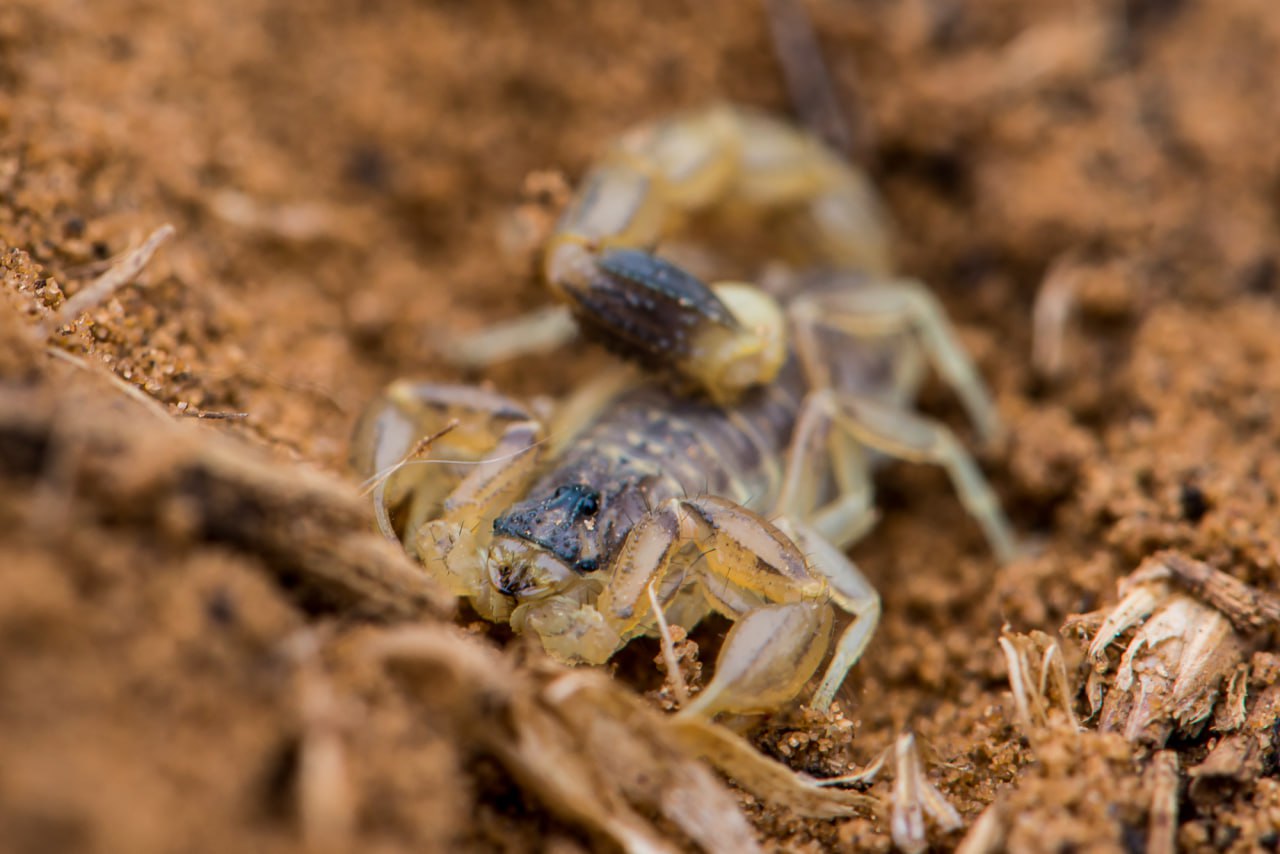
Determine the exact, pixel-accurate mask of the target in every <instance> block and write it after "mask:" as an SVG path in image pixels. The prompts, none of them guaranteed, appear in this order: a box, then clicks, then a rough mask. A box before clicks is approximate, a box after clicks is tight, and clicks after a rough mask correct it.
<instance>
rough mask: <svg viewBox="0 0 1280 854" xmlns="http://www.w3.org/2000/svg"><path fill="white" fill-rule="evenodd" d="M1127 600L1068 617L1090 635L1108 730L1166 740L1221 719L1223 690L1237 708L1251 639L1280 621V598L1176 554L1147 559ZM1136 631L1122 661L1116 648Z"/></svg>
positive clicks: (1156, 742) (1124, 591) (1096, 701)
mask: <svg viewBox="0 0 1280 854" xmlns="http://www.w3.org/2000/svg"><path fill="white" fill-rule="evenodd" d="M1120 593H1121V599H1120V602H1119V603H1118V604H1117V605H1116V606H1115V607H1114V608H1113V609H1111V611H1110V612H1109V613H1107V614H1106V615H1105V617H1104V618H1103V619H1102V621H1101V623H1100V624H1098V623H1097V617H1096V615H1085V616H1084V617H1082V618H1075V619H1073V620H1071V621H1068V624H1067V627H1068V628H1070V629H1073V630H1075V631H1076V632H1078V633H1084V632H1090V631H1093V627H1094V626H1095V625H1096V626H1097V629H1096V632H1094V636H1093V638H1092V640H1091V642H1090V645H1089V650H1088V660H1089V663H1090V664H1091V665H1092V669H1093V672H1092V674H1091V675H1090V685H1089V690H1088V696H1089V701H1090V704H1091V706H1092V711H1093V713H1094V714H1098V715H1099V728H1100V729H1102V730H1103V731H1115V732H1120V733H1123V735H1124V736H1125V738H1127V739H1128V740H1130V741H1135V742H1141V743H1144V744H1148V745H1151V746H1153V747H1161V746H1163V745H1164V743H1165V742H1166V741H1167V740H1168V738H1169V737H1170V736H1171V735H1172V734H1173V733H1174V732H1175V731H1177V732H1181V733H1184V734H1188V735H1194V734H1195V733H1197V732H1199V731H1200V729H1201V728H1202V727H1203V726H1204V725H1205V723H1206V722H1207V721H1208V720H1209V719H1210V718H1211V717H1212V716H1213V714H1214V709H1215V707H1216V706H1217V704H1218V701H1219V699H1220V698H1221V697H1222V696H1223V694H1224V692H1225V693H1227V694H1228V695H1229V696H1230V695H1232V693H1233V692H1232V690H1231V688H1232V686H1233V684H1234V686H1235V691H1234V697H1235V699H1234V701H1233V702H1232V703H1230V704H1229V705H1231V707H1232V708H1234V709H1235V710H1237V711H1236V714H1238V709H1239V707H1240V703H1241V702H1242V699H1243V698H1242V695H1241V694H1240V691H1241V690H1242V689H1241V688H1240V683H1239V682H1238V678H1239V677H1238V676H1237V675H1236V674H1237V668H1238V667H1239V665H1240V664H1241V663H1242V662H1243V661H1244V659H1245V656H1246V655H1247V653H1248V643H1247V641H1248V636H1249V635H1250V634H1252V633H1254V632H1255V631H1256V630H1258V629H1261V628H1263V627H1264V626H1267V625H1270V624H1273V623H1274V622H1276V621H1277V619H1278V618H1280V603H1277V602H1276V601H1275V600H1274V599H1273V598H1271V597H1268V596H1267V595H1266V594H1263V593H1261V592H1260V591H1256V590H1253V589H1252V588H1250V587H1248V585H1245V584H1244V583H1242V582H1240V581H1238V580H1237V579H1235V578H1232V577H1231V576H1229V575H1227V574H1226V573H1223V572H1221V571H1219V570H1216V569H1214V568H1213V567H1211V566H1209V565H1208V564H1205V563H1202V562H1200V561H1196V560H1192V559H1190V558H1187V557H1186V556H1184V555H1181V554H1178V553H1176V552H1168V551H1166V552H1160V553H1158V554H1156V555H1153V556H1152V557H1150V558H1148V559H1147V560H1146V561H1144V562H1143V564H1142V566H1140V567H1139V568H1138V570H1137V571H1135V572H1134V573H1133V574H1132V575H1131V576H1130V577H1129V578H1127V579H1125V580H1124V581H1123V582H1122V583H1121V585H1120ZM1133 629H1136V633H1135V634H1134V635H1133V638H1132V640H1130V641H1129V643H1128V645H1127V647H1126V648H1125V650H1124V652H1123V653H1122V654H1121V656H1120V660H1119V662H1118V663H1117V664H1115V665H1113V663H1112V660H1111V658H1110V657H1109V656H1108V648H1109V647H1110V646H1111V645H1112V644H1113V643H1114V642H1115V641H1116V640H1118V639H1119V638H1120V637H1121V636H1123V635H1124V634H1125V633H1127V632H1129V631H1130V630H1133Z"/></svg>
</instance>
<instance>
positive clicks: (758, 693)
mask: <svg viewBox="0 0 1280 854" xmlns="http://www.w3.org/2000/svg"><path fill="white" fill-rule="evenodd" d="M687 572H695V573H697V576H696V577H697V578H698V586H699V588H700V589H701V592H702V595H703V596H705V597H706V599H707V601H708V602H709V603H710V605H711V606H712V607H713V608H714V609H716V610H718V611H720V612H721V613H724V614H726V615H727V616H729V617H730V618H731V619H733V620H734V621H735V622H734V626H733V628H732V629H731V630H730V631H729V635H728V637H727V638H726V639H725V643H724V646H723V648H722V649H721V651H720V655H719V657H718V658H717V660H716V668H715V675H714V676H713V678H712V680H711V682H710V684H708V685H707V687H706V688H705V689H704V690H703V691H702V693H701V694H699V695H698V696H697V698H695V699H694V701H693V702H692V703H691V704H690V705H689V706H687V707H686V708H685V710H684V712H683V714H689V715H696V716H702V717H711V716H713V715H715V714H717V713H719V712H726V711H728V712H739V713H747V714H749V713H757V712H762V711H770V710H772V709H775V708H777V707H778V706H781V705H782V704H784V703H786V702H787V701H789V700H790V699H792V698H793V697H795V695H796V694H798V693H799V692H800V690H801V689H802V688H803V687H804V685H805V683H806V682H807V681H808V680H809V677H810V676H812V675H813V673H814V672H815V671H816V670H817V668H818V665H819V664H820V663H821V662H822V658H823V656H824V655H825V653H826V650H827V646H828V643H829V640H830V635H831V626H832V623H833V614H832V610H831V607H830V606H829V605H828V604H827V603H826V601H825V598H826V596H825V594H826V592H827V585H826V584H825V583H824V581H823V579H822V578H820V577H815V576H814V575H813V574H812V573H811V572H810V570H809V567H808V565H807V564H806V562H805V558H804V555H803V554H802V553H801V552H800V550H799V548H797V546H796V545H795V543H793V542H792V541H791V540H790V539H789V538H788V537H787V536H786V535H785V534H784V533H783V532H782V531H781V530H779V529H778V528H777V527H775V526H774V525H772V524H771V523H769V522H768V521H766V520H765V519H763V518H761V517H760V516H758V515H756V514H755V513H752V512H751V511H749V510H747V509H746V508H743V507H741V506H739V505H737V504H734V503H732V502H730V501H726V500H725V499H722V498H716V497H709V496H708V497H699V498H685V499H673V500H672V501H669V502H667V503H666V504H664V505H662V506H661V507H659V508H657V509H655V510H653V511H652V512H650V513H648V514H646V516H645V517H644V518H642V519H641V520H640V521H639V522H638V523H637V524H636V526H635V528H634V529H633V530H632V532H631V535H630V536H629V537H628V538H627V541H626V543H625V544H624V546H623V550H622V553H621V554H620V555H619V558H618V561H617V564H616V568H615V570H614V575H613V578H612V579H611V580H610V582H609V584H608V585H607V586H606V588H605V590H604V592H603V593H602V594H601V596H600V599H599V601H598V602H597V608H598V609H599V610H600V612H601V614H602V615H603V616H604V617H605V619H606V620H609V621H610V622H612V623H614V624H615V625H616V626H618V628H619V633H620V634H621V635H623V636H624V637H625V636H634V635H636V634H639V633H641V632H642V631H644V630H645V629H646V628H647V627H648V625H649V624H650V623H652V621H653V615H652V614H651V613H650V611H651V608H650V606H649V600H648V595H647V594H648V590H649V585H650V584H654V582H656V585H655V586H656V587H658V588H659V589H661V588H662V587H663V586H664V585H663V581H664V580H667V579H669V578H671V577H673V576H674V577H676V578H679V577H681V576H682V574H683V573H687Z"/></svg>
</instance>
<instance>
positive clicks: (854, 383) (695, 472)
mask: <svg viewBox="0 0 1280 854" xmlns="http://www.w3.org/2000/svg"><path fill="white" fill-rule="evenodd" d="M713 209H714V210H727V211H747V212H752V213H755V214H767V215H770V216H775V217H777V219H778V221H779V222H782V223H784V224H785V225H786V227H787V228H788V230H791V231H798V233H800V234H802V235H804V236H805V237H806V239H807V242H808V249H809V251H810V253H811V254H812V255H814V256H816V257H817V258H818V259H819V261H820V262H821V263H822V264H823V265H825V266H824V268H823V269H819V270H817V271H815V272H812V273H807V274H804V275H797V276H791V277H788V279H787V281H786V282H785V283H784V284H783V286H781V287H779V288H776V289H775V292H774V293H769V292H766V290H765V289H763V288H761V287H758V286H755V285H751V284H747V283H742V282H732V281H725V282H717V283H715V284H711V285H708V284H705V283H703V282H702V281H701V280H700V279H697V278H695V277H694V276H693V275H691V274H690V273H687V272H685V271H684V270H683V269H681V268H680V267H678V266H676V264H674V263H673V262H671V261H669V260H666V259H664V258H661V257H659V256H658V255H656V254H654V253H653V252H652V251H650V250H651V248H652V247H653V246H654V245H656V243H657V242H658V241H659V239H660V238H661V237H663V236H664V235H666V234H669V233H670V232H671V231H672V230H674V229H675V228H677V227H678V226H679V225H680V224H681V223H682V222H684V221H685V220H687V219H688V218H689V217H690V216H692V215H693V214H696V213H701V212H706V211H708V210H713ZM887 245H888V226H887V224H886V221H885V217H884V214H883V213H882V211H881V209H880V206H879V203H878V201H877V200H876V197H875V195H874V193H873V192H872V190H871V189H870V186H869V183H868V181H867V179H866V178H865V177H864V176H863V175H862V174H861V173H859V172H857V171H855V170H854V169H853V167H851V166H849V165H847V164H846V163H845V162H844V161H843V160H842V159H841V158H840V157H838V156H837V155H836V154H835V153H833V152H831V151H829V150H828V149H826V148H825V147H824V146H823V145H822V144H821V143H820V142H818V141H817V140H816V139H815V138H813V137H812V136H810V135H809V134H807V133H806V132H804V131H802V130H800V129H797V128H794V127H792V126H790V125H788V124H787V123H785V122H783V121H781V120H779V119H775V118H772V117H770V116H767V115H765V114H763V113H758V112H755V111H752V110H749V109H746V108H740V107H730V106H723V105H717V106H713V107H710V108H707V109H703V110H698V111H692V112H689V113H685V114H680V115H677V116H675V117H673V118H670V119H666V120H663V121H659V122H656V123H653V124H650V125H647V126H644V127H641V128H639V129H637V130H634V131H632V132H631V133H628V134H627V135H625V136H624V137H623V138H622V139H621V141H620V142H619V143H618V144H617V145H615V146H614V147H613V149H612V150H611V151H610V152H609V153H608V154H607V155H606V156H605V157H604V158H603V159H602V160H601V161H600V162H599V163H598V164H597V165H596V166H595V167H594V169H592V170H591V172H590V173H589V175H588V177H587V178H586V179H585V181H584V183H583V185H582V189H581V190H580V191H579V193H578V194H577V196H576V197H575V198H574V199H573V200H572V202H571V203H570V205H569V206H568V208H567V212H566V213H565V215H564V216H563V218H562V219H561V221H560V223H559V225H558V226H557V227H556V230H555V232H554V234H553V235H552V236H551V238H550V240H549V242H548V244H547V249H546V252H545V256H544V266H543V271H544V275H545V278H546V280H547V281H548V283H549V284H550V287H551V290H552V292H553V293H555V294H556V295H557V296H558V297H559V298H560V299H561V300H563V301H564V302H566V303H568V304H569V305H570V306H571V308H572V311H573V314H574V317H575V318H576V319H577V321H578V323H579V325H581V326H582V327H583V328H584V329H586V330H588V331H589V332H591V333H592V334H593V335H594V336H595V337H597V338H601V339H604V340H605V341H606V342H608V343H609V344H610V346H612V347H613V349H615V350H617V351H619V352H620V353H622V354H623V355H625V356H628V357H631V358H632V359H633V360H634V361H638V362H640V363H641V364H642V365H643V366H645V367H647V368H649V369H650V370H649V373H648V374H640V375H637V374H636V373H635V372H628V371H627V370H626V369H623V368H619V369H618V370H617V372H616V373H614V372H610V373H609V376H613V377H620V378H621V379H616V378H615V379H612V380H609V381H601V382H599V383H595V384H594V385H592V386H590V387H589V388H588V389H587V390H585V391H583V392H581V393H579V394H578V395H576V396H574V397H571V400H570V401H569V402H568V403H566V404H565V405H564V407H563V408H562V410H561V412H562V414H561V416H560V417H559V419H558V421H557V423H556V426H555V429H550V430H549V429H548V427H547V426H546V425H545V424H544V419H542V418H539V417H538V415H537V414H536V413H535V411H534V410H533V409H532V408H531V407H528V406H525V405H522V404H521V403H519V402H517V401H515V400H512V399H510V398H508V397H506V396H503V395H501V394H498V393H496V392H492V391H488V390H485V389H481V388H478V387H471V386H461V385H446V384H436V383H427V382H414V381H408V380H400V381H396V382H393V383H392V384H391V385H390V386H388V387H387V388H386V389H385V391H384V392H383V394H382V395H381V396H380V397H379V398H378V399H377V400H376V401H375V402H374V403H373V404H372V405H371V406H370V408H369V409H368V410H367V411H366V413H365V415H364V416H363V417H362V419H361V421H360V423H359V425H358V427H357V431H356V436H355V439H354V441H353V446H352V450H353V462H354V463H355V465H356V467H357V468H359V469H360V470H361V471H362V472H364V473H365V474H368V475H374V476H378V479H377V480H376V487H375V488H374V490H373V501H374V506H375V515H376V517H377V521H378V525H379V526H380V528H381V529H382V530H383V532H384V533H386V534H387V535H388V536H390V537H393V538H399V539H402V540H403V542H404V544H405V546H406V548H407V549H408V550H409V551H410V553H411V554H413V555H415V556H416V557H417V558H418V559H419V560H420V561H421V562H422V564H423V566H424V567H425V569H426V571H427V572H428V573H429V574H430V575H432V576H433V577H435V578H436V579H438V580H439V581H440V582H442V583H443V584H444V585H445V586H446V587H447V588H448V589H449V590H450V591H452V592H453V593H454V594H456V595H457V596H459V597H464V598H465V599H467V600H469V601H470V603H471V604H472V606H473V607H474V609H475V610H476V612H477V613H479V614H480V615H481V616H482V617H484V618H486V619H488V620H491V621H495V622H506V623H509V624H510V625H511V626H512V627H513V628H514V630H515V631H517V632H531V633H533V634H534V635H536V636H537V637H538V639H539V640H540V641H541V644H542V646H543V647H544V648H545V649H546V651H547V652H548V653H549V654H550V655H551V656H552V657H553V658H555V659H558V660H560V661H563V662H568V663H589V664H601V663H604V662H605V661H607V660H608V659H609V658H610V657H611V656H612V655H613V654H614V653H615V652H616V651H617V650H619V649H620V648H621V647H622V646H624V645H625V644H626V643H628V642H629V641H630V640H631V639H633V638H636V637H638V636H642V635H649V636H652V635H656V634H661V633H662V632H663V631H664V630H665V628H666V626H667V625H668V624H675V625H679V626H682V627H686V628H691V627H693V626H694V625H695V624H696V623H697V622H698V621H699V620H701V619H702V618H703V617H705V616H707V615H708V614H709V613H710V612H716V613H719V614H722V615H724V616H725V617H727V618H729V619H730V620H731V621H732V622H733V625H732V627H731V629H730V630H729V632H728V635H727V636H726V638H725V641H724V644H723V646H722V648H721V650H720V653H719V655H718V658H717V662H716V666H715V670H714V673H713V675H712V677H711V679H710V681H709V683H708V684H707V685H706V687H705V688H704V689H703V690H702V691H701V692H699V693H698V694H697V695H696V696H695V697H694V698H693V699H692V700H691V701H690V702H689V703H687V704H686V705H685V706H684V707H683V708H682V709H681V711H680V712H679V714H680V715H682V716H685V715H693V716H701V717H702V719H706V720H710V719H711V718H712V717H714V716H717V715H720V714H722V713H730V714H741V715H749V714H760V713H765V712H769V711H772V710H775V709H777V708H780V707H782V706H783V705H785V704H787V703H789V702H792V701H793V700H795V699H796V698H797V697H799V695H800V694H801V693H802V691H803V690H804V688H805V686H806V685H807V684H809V682H810V680H811V679H812V677H814V676H815V675H816V674H817V672H818V668H819V667H820V665H821V664H822V662H823V660H824V659H827V663H826V667H825V670H824V671H823V675H822V677H821V680H820V682H819V683H818V686H817V688H816V690H815V691H814V693H813V694H812V698H811V701H810V705H811V706H812V707H813V708H815V709H817V710H825V709H826V708H828V707H829V705H830V704H831V703H832V701H833V699H834V698H835V696H836V693H837V690H838V689H839V687H840V686H841V684H842V682H843V681H844V679H845V676H846V674H847V673H848V671H849V670H850V668H851V667H852V666H853V665H854V664H855V663H856V662H857V660H858V659H859V657H860V656H861V655H862V653H863V651H864V650H865V648H866V646H867V644H868V642H869V640H870V638H871V636H872V633H873V631H874V629H875V626H876V623H877V620H878V616H879V613H880V600H879V596H878V594H877V592H876V590H875V589H874V587H873V586H872V585H871V583H870V582H869V581H868V580H867V579H866V578H865V577H864V576H863V574H862V573H861V572H860V570H859V569H858V567H857V566H856V565H855V563H854V562H853V561H852V560H851V559H850V558H849V557H848V556H847V555H846V550H847V549H849V548H850V547H851V546H852V545H853V544H854V543H855V542H856V541H857V540H858V539H859V538H861V537H862V536H863V535H864V534H865V533H866V532H867V531H868V530H869V528H870V527H871V526H872V524H873V523H874V521H875V519H876V509H875V506H874V501H873V485H872V482H871V472H872V469H873V467H874V465H875V464H876V463H877V462H878V461H880V460H882V459H884V458H890V457H892V458H901V459H906V460H913V461H921V462H930V463H935V464H937V465H940V466H942V467H943V468H944V469H945V470H946V472H947V473H948V474H949V476H950V479H951V481H952V483H953V484H954V488H955V490H956V492H957V493H958V495H959V498H960V500H961V501H962V503H963V505H964V506H965V507H966V508H967V510H968V511H969V513H970V514H971V515H972V516H973V518H974V519H976V521H977V522H978V523H979V525H980V526H981V528H982V530H983V532H984V533H985V536H986V538H987V540H988V541H989V543H990V546H991V548H992V550H993V551H994V553H995V555H996V556H997V557H998V558H999V559H1001V560H1005V559H1008V558H1010V557H1011V556H1012V555H1013V554H1014V551H1015V541H1014V536H1013V534H1012V532H1011V529H1010V526H1009V523H1008V522H1007V520H1006V518H1005V516H1004V514H1003V512H1002V510H1001V508H1000V505H999V503H998V501H997V499H996V497H995V495H994V493H993V491H992V490H991V488H990V487H989V485H988V484H987V482H986V481H985V479H984V477H983V476H982V474H981V473H980V471H979V469H978V467H977V465H976V463H975V462H974V460H973V458H972V457H971V456H970V454H969V453H968V452H967V451H966V449H965V448H964V446H963V445H962V443H961V442H960V440H959V439H958V438H957V437H956V436H955V435H954V434H953V433H952V431H951V430H949V429H948V428H947V427H945V426H944V425H942V424H941V423H938V422H936V421H934V420H931V419H929V418H927V417H925V416H923V415H921V414H919V413H916V412H913V411H912V410H911V406H912V402H913V400H914V398H915V396H916V393H917V390H918V388H919V387H920V384H921V382H922V379H923V375H924V368H925V362H926V359H927V360H928V362H930V363H931V364H932V366H933V368H934V369H935V370H936V371H937V372H938V373H939V375H940V376H941V377H942V378H943V379H944V381H946V383H947V384H948V385H949V386H950V387H951V388H952V389H954V390H955V392H956V393H957V394H958V396H959V398H960V400H961V401H962V403H963V405H964V407H965V408H966V411H967V414H968V415H969V417H970V419H971V420H972V421H973V423H974V424H975V427H976V430H977V432H978V434H979V436H980V437H981V438H982V439H984V440H991V439H992V438H994V437H995V436H996V435H997V434H998V432H999V429H1000V425H999V419H998V417H997V414H996V411H995V407H994V404H993V402H992V401H991V399H990V397H989V396H988V394H987V392H986V390H985V388H984V386H983V384H982V382H981V380H980V379H979V377H978V374H977V372H976V370H975V369H974V367H973V365H972V363H971V362H970V360H969V358H968V357H967V355H966V354H965V353H964V351H963V349H962V348H961V347H960V346H959V344H958V342H957V341H956V339H955V336H954V334H953V332H952V331H951V328H950V326H949V324H948V322H947V320H946V318H945V315H944V313H943V311H942V309H941V307H940V305H939V304H938V303H937V301H936V300H935V299H934V298H933V297H932V295H931V294H930V293H929V292H928V290H927V289H926V288H925V287H924V286H923V285H921V284H920V283H918V282H915V281H911V280H905V279H899V278H893V277H891V275H890V273H889V261H888V248H887ZM422 437H432V442H431V445H430V456H431V459H427V460H411V458H412V457H413V456H414V454H415V450H416V449H417V448H419V447H420V446H421V444H422ZM406 461H408V462H406ZM428 462H429V463H433V464H431V465H428V464H426V463H428ZM836 609H839V610H840V611H843V612H846V613H847V614H848V615H850V616H851V617H852V620H851V621H850V622H849V623H848V625H847V626H846V627H845V628H844V629H843V630H842V631H841V632H840V633H839V637H838V638H836V639H835V640H834V641H833V636H834V635H835V634H836V631H835V626H836V623H837V620H836V613H835V612H836ZM829 651H830V652H831V654H830V656H829V658H828V655H827V654H828V652H829Z"/></svg>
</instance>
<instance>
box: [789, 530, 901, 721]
mask: <svg viewBox="0 0 1280 854" xmlns="http://www.w3.org/2000/svg"><path fill="white" fill-rule="evenodd" d="M790 527H792V528H793V529H794V534H795V539H796V544H797V545H799V546H800V547H801V548H802V549H804V552H805V554H806V555H808V556H809V566H810V567H811V568H812V569H813V570H814V571H815V572H817V573H818V574H820V575H821V576H822V577H823V578H824V579H825V580H826V582H827V587H828V589H829V591H830V593H831V599H832V601H833V602H835V603H836V604H837V605H839V606H840V609H841V610H843V611H845V612H846V613H849V614H852V615H853V618H854V619H853V622H852V623H850V624H849V626H848V628H846V629H845V630H844V634H842V635H841V636H840V640H839V641H837V642H836V647H835V652H834V653H833V654H832V656H831V661H830V662H829V663H828V664H827V671H826V673H825V674H823V677H822V682H821V684H819V685H818V690H816V691H815V692H814V694H813V699H812V700H811V701H810V705H811V706H812V707H813V708H814V709H817V710H818V711H825V710H826V709H827V707H828V706H830V705H831V701H832V700H834V699H835V696H836V691H838V690H839V689H840V686H841V685H842V684H843V683H844V679H845V676H846V675H848V673H849V670H850V668H852V667H853V665H855V664H857V662H858V659H860V658H861V657H862V653H863V652H864V651H865V650H866V648H867V644H869V643H870V642H871V636H872V634H874V633H875V630H876V625H877V624H878V623H879V622H880V594H879V593H877V592H876V589H875V588H874V587H872V586H871V582H870V581H868V580H867V578H866V576H864V575H863V574H862V571H861V570H860V569H858V567H857V566H856V565H855V564H854V563H853V561H851V560H850V559H849V558H848V557H846V556H845V554H844V552H842V551H841V550H840V549H839V548H837V547H835V546H833V545H832V544H831V543H830V542H828V541H827V540H826V538H824V537H822V536H821V535H819V534H818V533H817V532H815V531H813V530H812V529H810V528H806V527H805V526H803V525H800V524H798V523H794V522H793V523H791V526H790Z"/></svg>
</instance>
